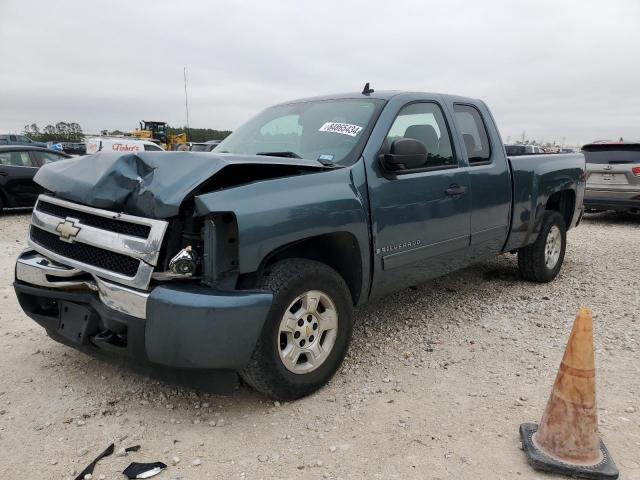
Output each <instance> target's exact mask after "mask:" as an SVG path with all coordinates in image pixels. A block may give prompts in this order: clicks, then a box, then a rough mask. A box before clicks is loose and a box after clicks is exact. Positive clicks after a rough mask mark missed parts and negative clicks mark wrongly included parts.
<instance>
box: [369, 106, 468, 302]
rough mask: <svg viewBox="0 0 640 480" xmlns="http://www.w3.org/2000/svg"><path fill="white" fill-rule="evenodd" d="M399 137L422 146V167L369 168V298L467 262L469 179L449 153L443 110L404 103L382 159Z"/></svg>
mask: <svg viewBox="0 0 640 480" xmlns="http://www.w3.org/2000/svg"><path fill="white" fill-rule="evenodd" d="M399 138H413V139H415V140H419V141H420V142H422V143H423V144H424V145H425V146H426V149H427V154H428V155H427V162H426V164H425V165H424V166H422V167H419V168H415V169H413V170H403V171H401V172H398V171H396V172H393V173H390V172H385V171H384V168H382V167H381V166H380V165H379V164H376V171H375V172H372V173H369V175H368V184H369V198H370V205H371V217H372V228H373V235H374V238H373V244H374V268H375V269H376V273H375V277H374V278H375V282H374V284H373V287H372V295H374V296H375V295H381V294H383V293H387V292H390V291H393V290H397V289H399V288H402V287H405V286H408V285H415V284H418V283H421V282H423V281H425V280H427V279H429V278H432V277H436V276H438V275H442V274H444V273H447V272H449V271H451V270H455V269H457V268H459V267H461V266H463V265H465V264H466V262H467V254H468V248H469V238H470V197H471V195H470V193H471V192H470V185H469V175H468V172H467V167H466V166H465V165H464V163H462V162H461V163H459V160H458V158H459V157H458V156H457V155H456V154H455V152H454V149H453V147H452V141H451V134H450V131H449V128H448V126H447V122H446V121H445V118H444V115H443V111H442V108H441V107H440V106H439V105H438V104H437V103H435V102H414V103H409V104H407V105H405V106H404V107H403V108H401V109H400V111H399V113H398V115H397V116H396V118H395V120H394V122H393V124H392V126H391V129H390V130H389V132H388V134H387V137H386V140H385V142H384V144H383V147H382V150H383V152H382V153H385V150H387V151H388V149H389V148H390V147H391V145H392V143H393V141H394V140H397V139H399ZM378 167H380V168H378Z"/></svg>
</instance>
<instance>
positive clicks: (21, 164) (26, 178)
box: [0, 151, 41, 207]
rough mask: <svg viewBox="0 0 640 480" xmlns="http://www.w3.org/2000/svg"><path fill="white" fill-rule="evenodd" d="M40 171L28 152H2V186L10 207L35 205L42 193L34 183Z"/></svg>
mask: <svg viewBox="0 0 640 480" xmlns="http://www.w3.org/2000/svg"><path fill="white" fill-rule="evenodd" d="M37 171H38V169H37V168H36V167H35V166H34V165H33V163H32V160H31V156H30V155H29V152H27V151H16V152H0V186H2V189H3V190H4V193H5V195H6V197H7V200H8V206H16V207H19V206H28V205H33V204H34V203H35V201H36V198H37V197H38V193H39V192H40V191H41V189H40V187H38V185H36V183H35V182H34V181H33V176H34V175H35V174H36V172H37Z"/></svg>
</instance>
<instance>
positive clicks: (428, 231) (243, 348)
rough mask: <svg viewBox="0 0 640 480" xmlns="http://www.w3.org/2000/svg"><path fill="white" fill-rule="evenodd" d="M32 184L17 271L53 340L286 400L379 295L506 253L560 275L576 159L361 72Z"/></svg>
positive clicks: (581, 178) (461, 103)
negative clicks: (525, 144) (218, 139)
mask: <svg viewBox="0 0 640 480" xmlns="http://www.w3.org/2000/svg"><path fill="white" fill-rule="evenodd" d="M35 181H36V182H37V183H39V184H40V185H41V186H42V187H44V188H45V189H46V191H47V192H49V193H46V194H43V195H41V196H40V197H39V199H38V202H37V204H36V206H35V208H34V210H33V215H32V220H31V226H30V230H29V248H28V249H27V250H26V251H24V252H23V253H22V254H21V255H20V257H19V258H18V260H17V264H16V278H15V283H14V286H15V291H16V293H17V296H18V299H19V301H20V305H21V306H22V308H23V310H24V311H25V312H26V313H27V315H29V316H30V317H31V318H33V319H34V320H35V321H36V322H38V323H39V324H40V325H42V326H43V327H44V328H45V329H46V331H47V334H48V335H49V336H50V337H51V338H53V339H54V340H57V341H59V342H62V343H64V344H66V345H69V346H71V347H73V348H76V349H78V350H81V351H83V352H86V353H88V354H91V355H94V356H97V357H100V358H104V359H110V360H115V361H118V362H124V363H126V364H128V365H130V366H132V367H136V368H139V369H142V370H144V371H146V372H149V373H150V374H154V375H155V374H157V375H162V376H163V377H164V378H167V379H169V380H170V381H174V382H180V383H187V384H188V385H191V386H194V387H195V388H198V389H203V390H208V391H228V390H229V389H230V388H232V387H233V386H235V385H236V384H237V381H238V379H239V377H241V378H242V379H244V381H246V382H247V383H248V384H250V385H251V386H253V387H254V388H255V389H257V390H259V391H260V392H263V393H264V394H266V395H268V396H271V397H272V398H276V399H285V400H286V399H294V398H299V397H301V396H304V395H307V394H310V393H311V392H313V391H315V390H317V389H318V388H320V387H321V386H322V385H323V384H325V383H326V382H327V381H328V380H329V379H330V378H331V376H332V375H333V374H334V373H335V372H336V370H337V369H338V367H339V366H340V364H341V362H342V360H343V358H344V356H345V353H346V351H347V348H348V346H349V342H350V338H351V334H352V329H353V328H358V327H357V325H356V326H355V327H354V326H353V325H352V311H353V308H354V307H357V306H359V305H362V304H364V303H365V302H368V301H369V300H371V299H372V298H375V297H379V296H381V295H384V294H387V293H389V292H392V291H396V290H399V289H402V288H405V287H407V286H411V285H415V284H418V283H420V282H424V281H426V280H428V279H430V278H433V277H436V276H439V275H444V274H446V273H448V272H452V271H454V270H458V269H461V268H464V267H465V266H467V265H469V264H472V263H474V262H478V261H481V260H483V259H486V258H488V257H491V256H494V255H499V254H502V253H507V252H510V253H517V255H518V266H519V269H520V272H521V275H522V277H523V279H524V280H527V281H536V282H548V281H551V280H553V279H554V278H555V277H556V275H558V272H559V271H560V268H561V266H562V263H563V258H564V254H565V247H566V232H567V230H568V229H569V228H571V227H574V226H576V225H577V224H578V223H579V221H580V218H581V215H582V201H583V195H584V187H585V160H584V157H583V156H582V155H581V154H569V155H562V156H559V155H533V156H520V157H517V158H508V157H507V156H506V155H505V150H504V147H503V143H502V140H501V138H500V134H499V133H498V129H497V127H496V125H495V123H494V120H493V118H492V116H491V113H490V112H489V110H488V108H487V106H486V105H485V104H484V103H483V102H482V101H479V100H474V99H470V98H463V97H457V96H450V95H440V94H430V93H403V92H374V91H373V90H371V89H370V88H368V86H367V87H366V88H365V90H364V91H363V92H362V93H353V94H341V95H331V96H324V97H317V98H308V99H303V100H298V101H292V102H288V103H284V104H281V105H277V106H274V107H271V108H268V109H266V110H264V111H263V112H262V113H260V114H258V115H257V116H256V117H254V118H253V119H251V120H249V121H248V122H247V123H245V124H244V125H243V126H241V127H240V128H238V129H237V130H236V131H235V132H234V133H233V134H232V135H230V136H229V137H228V138H227V139H225V140H224V141H223V142H222V143H220V145H219V146H217V147H216V148H215V150H213V151H212V152H209V153H196V152H137V153H126V154H123V153H98V154H95V155H90V156H87V157H83V158H78V159H70V160H65V161H62V162H57V163H55V164H51V165H47V166H45V167H44V168H42V169H41V170H40V171H39V172H38V174H37V175H36V177H35Z"/></svg>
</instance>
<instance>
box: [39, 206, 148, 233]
mask: <svg viewBox="0 0 640 480" xmlns="http://www.w3.org/2000/svg"><path fill="white" fill-rule="evenodd" d="M36 209H37V210H38V211H40V212H44V213H48V214H50V215H54V216H56V217H60V218H66V217H73V218H76V219H78V220H80V221H81V222H82V223H84V224H85V225H91V226H92V227H96V228H100V229H102V230H109V231H110V232H116V233H124V234H125V235H131V236H132V237H140V238H147V237H148V236H149V233H150V232H151V227H150V226H149V225H141V224H139V223H130V222H123V221H122V220H113V219H112V218H106V217H101V216H99V215H94V214H92V213H89V212H81V211H78V210H73V209H72V208H68V207H63V206H62V205H58V204H55V203H50V202H45V201H43V200H40V201H39V202H38V205H37V206H36Z"/></svg>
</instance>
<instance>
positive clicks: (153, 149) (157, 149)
mask: <svg viewBox="0 0 640 480" xmlns="http://www.w3.org/2000/svg"><path fill="white" fill-rule="evenodd" d="M144 151H145V152H160V151H162V149H161V148H160V147H157V146H155V145H145V146H144Z"/></svg>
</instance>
